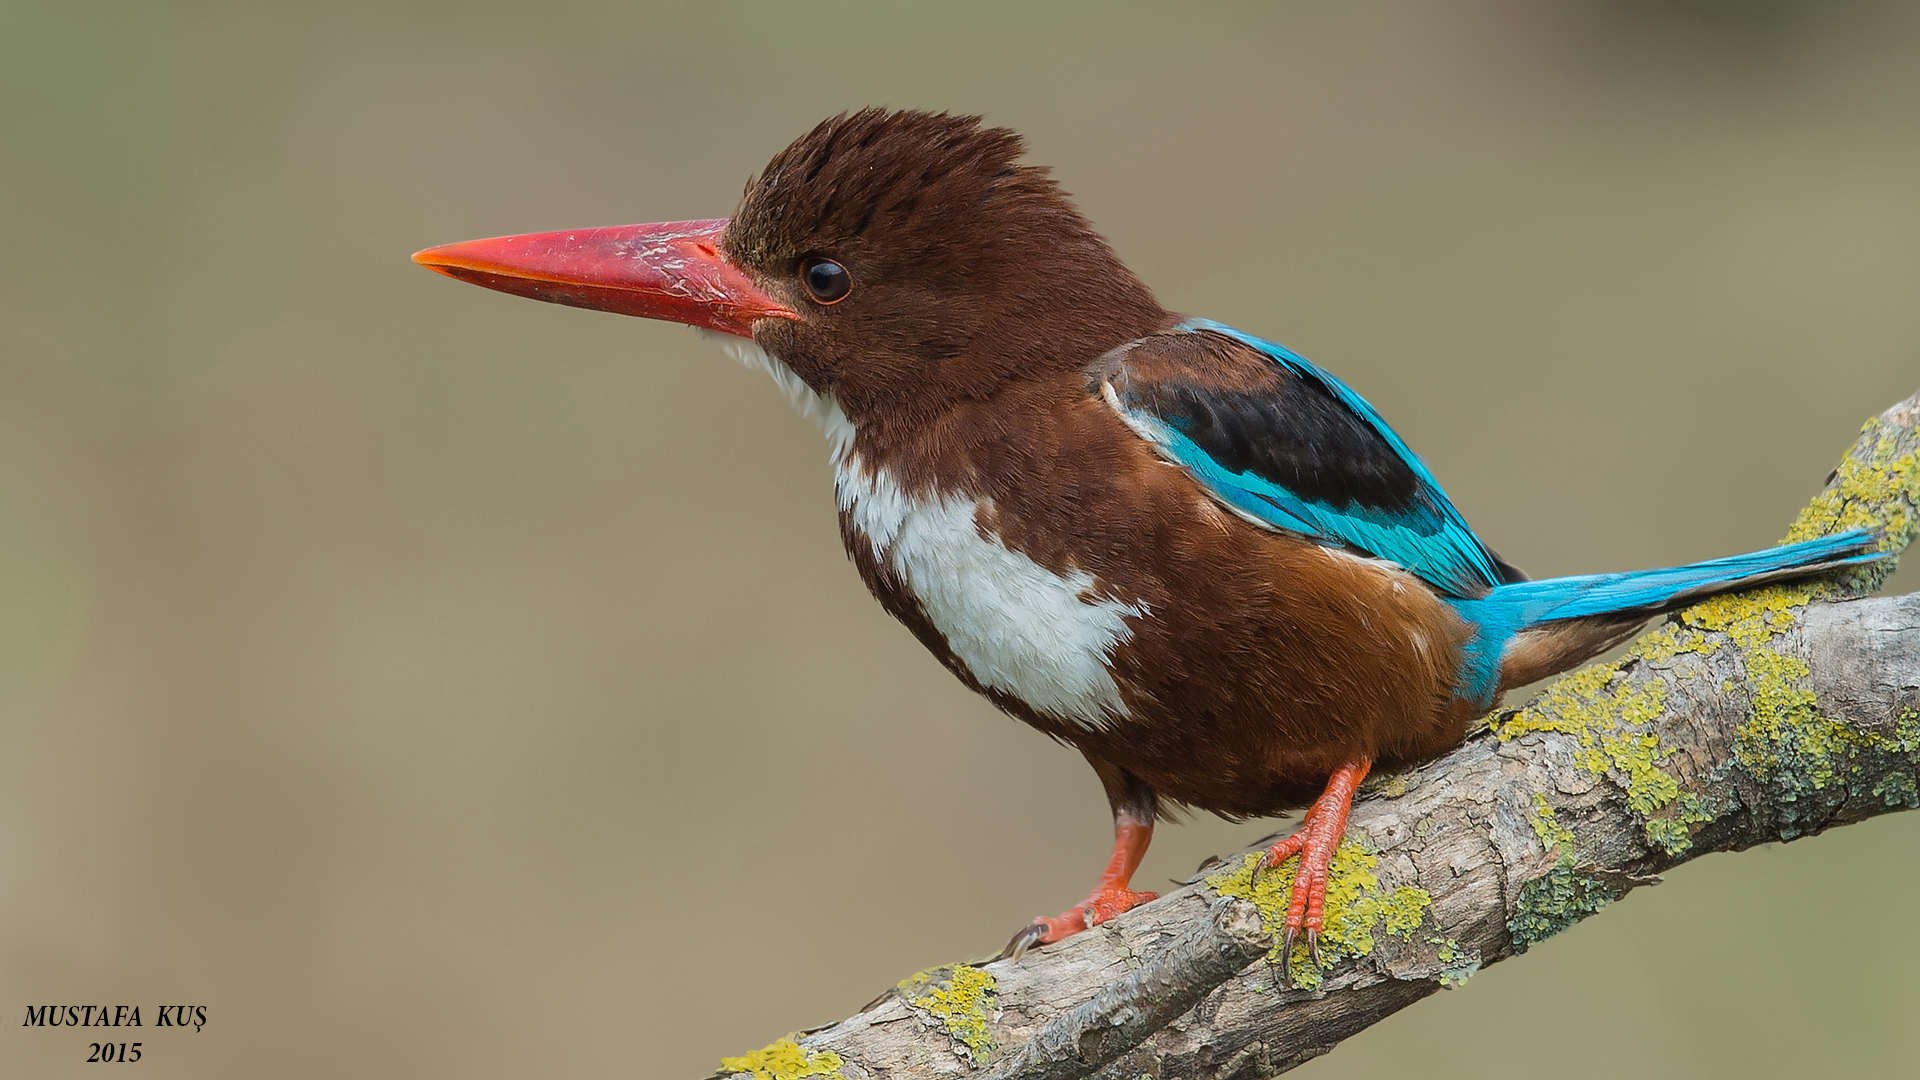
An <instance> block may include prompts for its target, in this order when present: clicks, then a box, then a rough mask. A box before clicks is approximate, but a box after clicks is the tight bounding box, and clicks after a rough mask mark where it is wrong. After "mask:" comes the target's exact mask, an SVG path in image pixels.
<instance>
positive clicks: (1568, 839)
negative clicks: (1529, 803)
mask: <svg viewBox="0 0 1920 1080" xmlns="http://www.w3.org/2000/svg"><path fill="white" fill-rule="evenodd" d="M1527 824H1529V825H1532V826H1533V834H1534V835H1535V836H1538V837H1539V838H1540V846H1541V847H1543V848H1546V849H1547V854H1549V855H1551V854H1553V849H1555V848H1562V849H1564V850H1567V851H1571V850H1572V849H1573V831H1572V830H1571V829H1568V828H1567V827H1566V826H1565V825H1562V824H1560V819H1559V818H1557V817H1555V816H1554V814H1553V807H1552V805H1550V804H1549V803H1548V802H1547V796H1546V793H1545V792H1540V791H1536V792H1534V793H1533V813H1532V814H1531V815H1530V816H1528V818H1527Z"/></svg>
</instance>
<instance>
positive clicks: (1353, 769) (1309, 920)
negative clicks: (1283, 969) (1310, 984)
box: [1253, 758, 1373, 968]
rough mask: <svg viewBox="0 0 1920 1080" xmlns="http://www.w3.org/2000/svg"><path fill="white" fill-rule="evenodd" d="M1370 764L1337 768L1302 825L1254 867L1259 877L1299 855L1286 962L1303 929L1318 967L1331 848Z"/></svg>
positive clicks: (1344, 827)
mask: <svg viewBox="0 0 1920 1080" xmlns="http://www.w3.org/2000/svg"><path fill="white" fill-rule="evenodd" d="M1372 767H1373V762H1371V761H1368V760H1367V759H1365V758H1361V759H1359V760H1358V761H1349V762H1347V763H1346V764H1345V765H1342V766H1340V767H1339V768H1338V769H1335V770H1334V771H1333V775H1332V776H1331V777H1329V778H1328V779H1327V790H1325V791H1323V792H1321V793H1320V798H1319V799H1318V800H1316V801H1315V802H1314V804H1313V808H1312V809H1310V810H1308V811H1307V816H1306V820H1304V821H1302V822H1301V823H1300V828H1299V830H1298V831H1296V832H1295V833H1294V834H1293V835H1292V836H1289V837H1287V838H1286V839H1285V840H1282V841H1280V842H1279V843H1277V844H1275V845H1273V846H1272V847H1271V848H1268V849H1267V853H1266V854H1265V855H1263V856H1261V858H1260V862H1259V865H1257V866H1255V867H1254V868H1253V872H1254V874H1255V875H1256V876H1258V875H1259V873H1260V872H1261V871H1262V870H1271V869H1273V868H1275V867H1277V866H1279V865H1280V864H1281V863H1283V862H1286V861H1287V860H1288V859H1290V858H1292V857H1293V856H1295V855H1298V856H1300V868H1299V869H1298V870H1296V871H1295V872H1294V875H1293V891H1292V892H1291V893H1290V894H1289V896H1288V898H1287V924H1286V936H1285V937H1284V938H1282V939H1281V943H1280V955H1281V957H1282V958H1283V959H1282V964H1283V965H1284V964H1285V963H1286V960H1285V959H1284V958H1286V957H1290V956H1292V955H1293V942H1294V940H1295V939H1296V938H1298V937H1299V936H1300V933H1301V931H1303V930H1304V931H1305V932H1306V935H1307V955H1308V957H1310V958H1311V959H1312V961H1313V966H1314V967H1316V968H1317V967H1319V966H1320V931H1321V930H1322V929H1324V928H1325V926H1326V918H1327V910H1326V909H1327V870H1328V867H1330V866H1331V865H1332V864H1333V853H1334V852H1335V851H1338V850H1339V849H1340V839H1341V837H1343V836H1345V835H1346V832H1347V811H1348V810H1350V809H1352V808H1353V791H1354V789H1355V788H1357V787H1359V786H1360V781H1362V780H1365V779H1366V778H1367V770H1368V769H1370V768H1372Z"/></svg>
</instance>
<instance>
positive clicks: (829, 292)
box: [800, 255, 853, 304]
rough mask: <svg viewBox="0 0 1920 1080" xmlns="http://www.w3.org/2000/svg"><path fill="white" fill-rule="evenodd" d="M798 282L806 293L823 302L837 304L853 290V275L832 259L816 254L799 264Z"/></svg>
mask: <svg viewBox="0 0 1920 1080" xmlns="http://www.w3.org/2000/svg"><path fill="white" fill-rule="evenodd" d="M800 283H801V284H802V285H805V286H806V287H807V295H808V296H811V297H813V298H814V299H815V300H818V301H819V302H821V303H823V304H837V303H839V302H840V301H842V300H845V299H846V298H847V294H848V293H850V292H852V291H853V275H852V274H849V273H847V268H846V267H844V266H841V265H840V264H839V263H837V262H834V261H833V260H832V259H823V258H821V257H819V256H818V255H816V256H814V257H813V258H811V259H808V260H807V261H805V262H803V263H801V264H800Z"/></svg>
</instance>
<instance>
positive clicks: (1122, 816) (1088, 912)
mask: <svg viewBox="0 0 1920 1080" xmlns="http://www.w3.org/2000/svg"><path fill="white" fill-rule="evenodd" d="M1089 760H1091V759H1089ZM1093 767H1094V769H1095V771H1097V772H1098V773H1099V774H1100V780H1101V782H1102V783H1103V784H1105V785H1106V788H1107V801H1108V802H1109V803H1111V804H1112V806H1113V857H1112V858H1111V859H1109V860H1107V869H1106V871H1105V872H1104V873H1102V874H1101V875H1100V880H1099V881H1098V882H1096V883H1095V884H1094V886H1093V891H1092V892H1091V893H1088V894H1087V898H1086V899H1085V900H1082V901H1081V902H1080V903H1078V904H1076V905H1074V906H1073V907H1071V908H1068V909H1067V910H1066V911H1064V912H1062V913H1060V914H1059V915H1056V916H1054V917H1053V918H1050V919H1049V918H1047V917H1045V916H1042V917H1040V918H1037V919H1035V920H1033V922H1032V923H1031V924H1029V925H1027V926H1025V927H1023V928H1022V929H1021V931H1020V932H1019V933H1017V934H1015V935H1013V940H1012V941H1009V942H1007V947H1006V948H1004V949H1002V950H1000V956H1001V957H1002V958H1006V957H1011V958H1013V959H1014V960H1018V959H1020V957H1021V955H1022V954H1024V953H1025V952H1026V951H1027V950H1028V949H1030V948H1032V947H1033V946H1035V945H1051V944H1053V943H1054V942H1056V941H1059V940H1061V939H1062V938H1066V937H1071V936H1072V935H1074V934H1077V933H1079V932H1080V931H1082V930H1090V929H1092V928H1093V927H1096V926H1099V925H1100V924H1101V923H1103V922H1106V921H1107V920H1108V919H1111V918H1113V917H1114V916H1116V915H1119V914H1120V913H1121V912H1123V911H1130V910H1132V909H1134V908H1136V907H1139V906H1140V905H1141V904H1144V903H1146V902H1147V901H1149V900H1152V899H1155V898H1157V897H1158V896H1159V895H1160V894H1159V893H1151V892H1135V891H1133V890H1132V889H1131V888H1128V886H1129V885H1130V884H1131V883H1132V881H1133V872H1134V871H1135V870H1138V869H1139V868H1140V860H1141V858H1143V857H1144V856H1145V855H1146V853H1147V845H1148V844H1150V843H1152V842H1153V804H1154V794H1153V789H1152V788H1150V787H1148V786H1147V785H1146V783H1145V782H1143V781H1141V780H1140V779H1138V778H1137V777H1134V776H1132V775H1131V774H1129V773H1127V772H1125V771H1123V770H1120V769H1116V768H1113V767H1111V766H1109V765H1107V764H1105V763H1104V762H1099V761H1095V762H1094V763H1093Z"/></svg>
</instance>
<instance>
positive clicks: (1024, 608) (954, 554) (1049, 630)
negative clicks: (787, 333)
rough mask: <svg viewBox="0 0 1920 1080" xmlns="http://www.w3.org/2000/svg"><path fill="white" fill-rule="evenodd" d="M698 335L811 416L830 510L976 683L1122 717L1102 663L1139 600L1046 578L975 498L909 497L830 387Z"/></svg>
mask: <svg viewBox="0 0 1920 1080" xmlns="http://www.w3.org/2000/svg"><path fill="white" fill-rule="evenodd" d="M701 336H703V337H706V338H708V339H709V340H712V341H714V342H715V343H717V344H719V345H720V346H721V347H722V348H724V349H726V350H727V352H729V353H731V354H733V356H734V357H735V358H736V359H738V360H740V361H741V362H742V363H745V364H746V365H748V366H749V367H755V368H759V369H760V370H762V371H765V372H766V373H767V374H769V375H771V376H773V380H774V381H775V382H776V383H779V384H780V388H781V389H782V390H785V391H786V393H787V396H788V397H789V398H791V399H792V400H793V403H794V404H795V405H796V406H798V407H799V409H800V411H801V412H803V413H806V414H807V415H809V416H812V417H813V418H814V419H816V420H818V421H819V422H820V426H821V428H822V429H823V430H824V431H825V432H826V436H827V442H828V444H829V446H830V447H831V449H832V455H833V466H834V489H835V491H836V492H837V494H838V495H839V499H840V508H841V509H842V510H845V511H847V513H848V515H849V516H850V517H851V519H852V521H853V524H854V527H855V528H857V529H858V530H859V531H860V533H861V535H862V536H864V537H865V538H866V540H867V542H868V543H871V544H872V545H873V552H874V556H875V557H876V558H877V559H879V560H880V562H881V563H882V564H884V565H886V566H887V567H889V568H891V569H892V570H893V572H894V573H895V574H896V575H897V576H898V577H899V578H900V580H901V582H902V583H903V584H905V585H906V587H907V589H908V590H909V591H911V592H912V593H913V595H914V598H915V599H917V600H918V601H919V602H920V608H921V610H922V611H924V612H925V613H926V616H927V619H928V620H929V621H930V622H932V623H933V625H934V627H935V628H937V629H938V630H939V631H940V633H941V634H942V635H943V636H944V637H945V638H946V639H947V648H948V649H950V650H951V651H952V652H953V655H954V658H955V659H957V660H959V661H960V663H962V664H964V665H965V666H966V669H967V671H968V672H969V673H970V674H972V676H973V677H974V679H975V681H977V682H979V683H980V685H982V686H985V687H989V688H992V689H994V690H999V691H1002V692H1004V693H1007V694H1011V695H1013V696H1014V697H1017V698H1019V699H1020V700H1021V701H1024V702H1026V703H1027V705H1028V706H1029V707H1031V708H1032V709H1033V710H1034V711H1035V712H1039V713H1044V714H1046V715H1048V716H1052V717H1055V718H1057V719H1060V720H1064V721H1066V722H1068V723H1071V724H1075V725H1078V726H1080V727H1084V728H1089V729H1098V728H1103V727H1107V726H1109V725H1110V724H1112V723H1113V722H1114V721H1117V720H1124V719H1126V718H1127V715H1128V713H1127V706H1126V702H1124V701H1122V700H1121V699H1120V688H1119V687H1118V686H1116V685H1114V681H1113V675H1112V673H1111V672H1109V671H1108V669H1107V660H1108V659H1109V658H1110V657H1111V656H1112V655H1113V650H1114V647H1115V646H1117V645H1119V644H1120V643H1122V642H1124V641H1126V640H1128V639H1129V638H1131V637H1132V636H1133V631H1132V629H1131V628H1130V627H1129V626H1128V625H1127V618H1128V617H1129V616H1132V617H1134V618H1142V617H1144V616H1145V615H1146V614H1147V607H1146V605H1144V604H1127V603H1122V602H1120V601H1118V600H1112V599H1105V598H1101V597H1098V596H1096V595H1094V594H1093V592H1092V589H1093V584H1094V581H1093V575H1092V574H1090V573H1087V572H1086V571H1084V570H1074V571H1072V572H1070V573H1067V574H1064V575H1062V574H1056V573H1054V572H1053V571H1051V570H1048V569H1047V568H1046V567H1044V566H1041V565H1040V564H1039V563H1036V562H1034V561H1033V560H1032V559H1029V558H1027V557H1026V556H1025V555H1022V554H1020V553H1019V552H1017V551H1013V550H1011V549H1009V548H1008V547H1007V546H1006V545H1005V544H1003V543H1001V542H1000V539H999V537H997V536H993V535H991V534H984V533H982V531H981V529H980V527H979V525H978V524H977V522H978V520H979V518H978V516H977V515H978V514H979V511H980V509H981V506H980V503H978V502H976V501H974V500H971V499H955V498H935V497H915V496H908V495H907V494H905V493H904V492H902V491H901V490H900V487H899V485H898V484H896V483H894V481H893V478H892V477H891V476H889V475H887V473H886V472H885V471H884V470H880V469H868V468H866V467H865V466H864V465H863V464H862V463H861V461H860V459H859V457H858V456H856V455H855V454H854V453H853V452H852V448H853V440H854V434H855V433H854V428H853V425H852V424H851V423H850V422H849V421H848V420H847V416H846V414H845V413H844V412H842V411H841V409H840V403H839V402H838V401H836V400H834V398H833V396H832V395H831V394H819V393H815V392H814V391H813V390H812V389H811V388H810V387H808V386H807V385H806V384H805V383H803V382H801V381H800V379H799V377H798V376H796V375H794V373H793V371H792V370H791V369H790V368H788V367H787V366H786V365H785V364H783V363H781V362H780V361H779V360H778V359H777V358H775V357H773V356H770V355H768V354H767V352H766V351H765V350H763V349H761V348H760V347H759V345H757V344H755V343H754V342H752V341H750V340H748V339H746V338H740V337H735V336H733V335H731V334H718V333H712V332H708V331H702V332H701Z"/></svg>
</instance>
